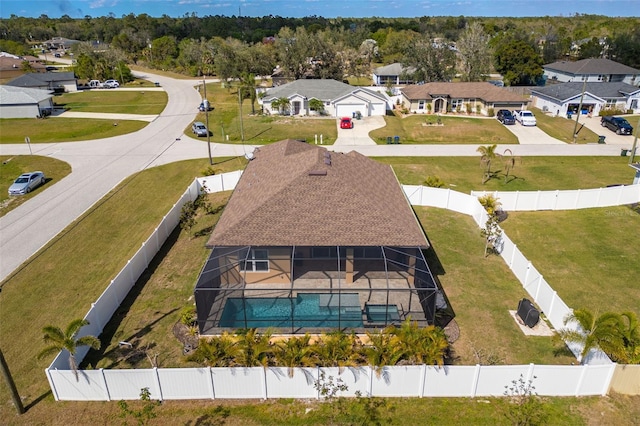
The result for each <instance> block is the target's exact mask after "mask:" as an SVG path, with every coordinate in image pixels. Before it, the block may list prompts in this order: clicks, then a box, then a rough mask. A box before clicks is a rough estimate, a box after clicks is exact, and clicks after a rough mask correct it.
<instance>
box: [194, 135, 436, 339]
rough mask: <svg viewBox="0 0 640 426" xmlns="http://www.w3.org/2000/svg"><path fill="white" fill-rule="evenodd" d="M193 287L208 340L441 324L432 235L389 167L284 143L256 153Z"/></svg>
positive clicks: (360, 157) (355, 156) (353, 154)
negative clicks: (251, 333)
mask: <svg viewBox="0 0 640 426" xmlns="http://www.w3.org/2000/svg"><path fill="white" fill-rule="evenodd" d="M207 247H208V248H210V249H211V250H212V251H211V254H210V256H209V258H208V260H207V262H206V263H205V265H204V267H203V269H202V271H201V273H200V276H199V278H198V282H197V284H196V288H195V300H196V307H197V313H198V325H199V329H200V333H201V334H203V335H208V334H218V333H220V332H221V331H224V330H226V329H229V328H268V327H271V328H276V329H280V330H283V331H284V332H287V333H301V332H302V333H304V332H309V331H313V330H318V329H322V330H325V331H326V329H327V328H349V329H354V330H359V331H362V332H364V331H365V330H366V329H370V328H376V327H384V326H386V325H389V324H391V323H394V322H397V321H401V320H403V319H405V318H407V317H411V318H412V319H413V320H416V321H418V323H419V324H422V325H428V324H432V323H433V320H434V316H435V306H436V296H437V293H438V289H437V286H436V283H435V280H434V278H433V275H432V274H431V271H430V270H429V266H428V264H427V262H426V260H425V257H424V254H423V250H425V249H427V248H428V247H429V243H428V241H427V238H426V236H425V234H424V232H423V230H422V227H421V226H420V224H419V222H418V220H417V218H416V216H415V214H414V212H413V210H412V209H411V206H410V205H409V202H408V200H407V198H406V196H405V194H404V192H403V191H402V188H401V186H400V184H399V183H398V180H397V178H396V176H395V174H394V172H393V170H392V169H391V167H390V166H388V165H384V164H382V163H378V162H376V161H374V160H371V159H369V158H367V157H365V156H363V155H361V154H359V153H357V152H355V151H354V152H349V153H346V154H345V153H336V152H330V151H328V150H326V149H325V148H324V147H319V146H317V145H309V144H306V143H304V142H299V141H295V140H284V141H280V142H278V143H275V144H271V145H266V146H263V147H260V148H259V149H257V150H256V151H255V152H254V156H253V159H252V160H251V161H250V162H249V164H248V165H247V167H246V169H245V171H244V172H243V174H242V177H241V178H240V180H239V182H238V184H237V186H236V188H235V190H234V192H233V193H232V195H231V198H230V199H229V202H228V203H227V206H226V207H225V210H224V212H223V213H222V215H221V217H220V220H219V221H218V223H217V225H216V226H215V229H214V230H213V232H212V234H211V236H210V238H209V240H208V242H207Z"/></svg>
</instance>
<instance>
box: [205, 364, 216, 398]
mask: <svg viewBox="0 0 640 426" xmlns="http://www.w3.org/2000/svg"><path fill="white" fill-rule="evenodd" d="M207 368H208V370H207V371H209V383H208V384H209V392H210V393H211V399H216V387H215V384H214V383H213V369H212V368H211V367H207Z"/></svg>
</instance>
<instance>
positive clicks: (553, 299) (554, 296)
mask: <svg viewBox="0 0 640 426" xmlns="http://www.w3.org/2000/svg"><path fill="white" fill-rule="evenodd" d="M557 296H558V292H557V291H555V290H554V291H553V295H552V296H551V303H549V315H547V318H549V317H550V316H551V313H552V312H553V303H554V302H555V301H556V297H557Z"/></svg>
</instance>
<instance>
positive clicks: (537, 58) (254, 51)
mask: <svg viewBox="0 0 640 426" xmlns="http://www.w3.org/2000/svg"><path fill="white" fill-rule="evenodd" d="M54 36H62V37H65V38H69V39H76V40H80V41H83V42H86V43H79V44H78V45H75V46H74V50H76V51H77V56H76V58H77V59H78V62H80V57H81V56H84V57H88V58H90V59H91V61H88V60H87V59H86V58H85V59H84V63H85V64H86V63H89V62H93V63H96V64H99V63H100V59H99V58H100V57H103V58H104V57H105V56H106V55H110V57H107V59H105V60H103V62H104V61H106V68H107V69H111V70H113V69H115V67H116V65H117V64H118V63H120V62H122V63H124V62H127V63H134V64H138V63H140V64H142V65H145V66H149V67H151V68H157V69H170V70H173V71H177V72H180V73H184V74H188V75H192V76H200V75H212V74H215V75H217V76H218V77H220V78H222V79H237V78H239V77H240V76H241V75H243V74H254V75H271V74H272V73H273V72H274V70H276V69H279V70H280V71H281V72H282V73H284V74H286V75H287V76H288V77H291V78H333V79H336V80H343V79H345V78H348V77H362V76H368V75H370V73H371V68H372V67H373V66H376V65H377V64H388V63H393V62H400V63H402V64H403V65H404V66H405V67H406V68H407V70H409V71H408V73H410V74H411V75H410V77H412V78H413V80H414V81H418V82H421V81H422V82H429V81H450V80H451V79H453V78H456V77H458V78H460V79H461V80H463V81H482V80H484V79H486V78H487V75H488V74H489V73H490V72H498V73H500V74H502V75H503V76H504V79H505V82H506V83H507V84H510V85H533V84H537V83H539V82H540V81H541V80H540V79H541V77H542V73H543V71H542V65H543V64H545V63H550V62H553V61H556V60H561V59H569V60H573V59H582V58H589V57H606V58H609V59H612V60H615V61H617V62H620V63H623V64H626V65H629V66H632V67H637V68H640V19H638V18H608V17H603V16H594V15H576V16H573V17H565V18H562V17H541V18H466V17H463V16H460V17H426V16H425V17H420V18H393V19H391V18H388V19H387V18H363V19H346V18H337V19H327V18H323V17H317V16H311V17H305V18H283V17H279V16H272V15H270V16H265V17H260V18H251V17H239V16H238V17H237V16H231V17H227V16H205V17H198V16H197V15H196V14H191V15H185V16H182V17H177V18H172V17H168V16H162V17H160V18H154V17H151V16H149V15H146V14H141V15H137V16H136V15H133V14H129V15H124V16H122V17H121V18H116V17H115V16H106V17H98V18H91V17H88V16H86V17H84V18H83V19H73V18H70V17H69V16H63V17H62V18H59V19H51V18H48V17H47V16H46V15H42V16H40V17H39V18H23V17H17V16H12V17H11V18H10V19H8V20H7V19H2V20H0V49H2V50H7V51H10V52H11V53H15V54H26V53H28V51H29V48H30V47H32V46H34V45H37V44H38V43H39V42H42V41H45V40H47V39H50V38H51V37H54ZM96 41H100V42H101V43H102V44H105V43H106V45H108V46H109V48H108V49H107V51H106V52H103V53H96V52H95V51H94V48H93V47H92V45H91V44H89V42H96ZM107 52H108V53H107ZM79 68H82V67H80V66H79ZM84 68H86V69H88V68H89V67H87V66H85V67H84ZM102 68H104V66H103V67H102ZM100 69H101V66H99V67H98V70H100ZM77 72H78V74H79V77H81V78H99V76H96V75H84V74H85V71H83V70H82V69H78V70H77ZM110 77H115V78H120V76H118V75H113V76H110Z"/></svg>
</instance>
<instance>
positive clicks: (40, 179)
mask: <svg viewBox="0 0 640 426" xmlns="http://www.w3.org/2000/svg"><path fill="white" fill-rule="evenodd" d="M46 181H47V179H46V178H45V177H44V173H42V172H40V171H37V172H29V173H23V174H21V175H20V176H18V179H16V180H15V182H13V184H12V185H11V186H10V187H9V195H24V194H28V193H29V192H31V191H32V190H34V189H36V188H37V187H39V186H40V185H44V184H45V182H46Z"/></svg>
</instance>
